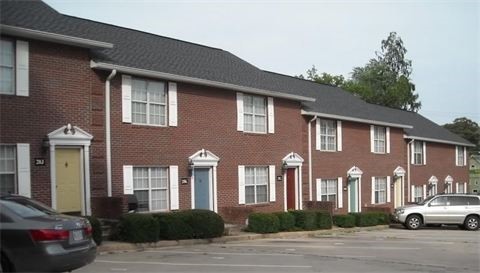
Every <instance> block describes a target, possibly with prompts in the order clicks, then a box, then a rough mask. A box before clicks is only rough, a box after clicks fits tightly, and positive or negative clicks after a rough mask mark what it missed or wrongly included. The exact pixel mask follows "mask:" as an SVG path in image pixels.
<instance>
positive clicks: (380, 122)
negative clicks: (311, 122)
mask: <svg viewBox="0 0 480 273" xmlns="http://www.w3.org/2000/svg"><path fill="white" fill-rule="evenodd" d="M301 113H302V115H307V116H319V117H324V118H331V119H339V120H346V121H354V122H359V123H367V124H372V125H379V126H389V127H398V128H405V129H412V128H413V126H411V125H406V124H400V123H390V122H384V121H378V120H371V119H362V118H354V117H348V116H340V115H334V114H327V113H320V112H311V111H305V110H302V112H301Z"/></svg>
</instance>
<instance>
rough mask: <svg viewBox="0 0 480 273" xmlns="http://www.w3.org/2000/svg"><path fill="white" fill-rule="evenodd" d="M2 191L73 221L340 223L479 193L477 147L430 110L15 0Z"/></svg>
mask: <svg viewBox="0 0 480 273" xmlns="http://www.w3.org/2000/svg"><path fill="white" fill-rule="evenodd" d="M0 5H1V6H0V11H1V14H0V15H1V16H0V23H1V25H0V27H1V28H0V33H1V60H0V68H1V69H2V70H1V72H0V73H1V74H0V121H1V122H0V175H1V176H0V178H1V180H0V188H1V192H3V193H4V192H11V193H18V194H23V195H26V196H31V197H32V198H34V199H37V200H39V201H42V202H44V203H46V204H48V205H51V206H52V207H54V208H56V209H58V210H60V211H62V212H76V213H81V214H92V213H93V214H96V215H99V216H104V217H108V216H111V215H112V214H115V213H114V212H113V211H116V213H119V212H122V211H123V210H124V209H125V200H126V198H125V197H126V196H128V195H135V196H136V198H137V200H138V202H139V209H140V210H141V211H170V210H177V209H190V208H204V209H210V210H214V211H217V212H219V213H220V214H221V215H222V216H224V217H225V218H226V219H228V220H229V221H242V220H243V219H244V218H245V217H246V214H248V213H249V212H252V211H281V210H286V209H302V208H303V207H304V202H305V201H330V202H333V204H334V205H335V212H336V213H346V212H357V211H362V210H368V209H371V208H376V207H382V208H393V207H397V206H400V205H403V204H405V203H406V202H413V201H416V200H418V199H421V198H425V197H426V196H427V195H429V194H435V193H437V192H443V191H447V192H466V190H467V189H466V187H467V186H466V182H467V181H468V167H467V166H466V156H467V153H466V149H465V147H467V146H470V145H471V144H470V143H469V142H468V141H466V140H464V139H462V138H460V137H458V136H456V135H454V134H452V133H450V132H448V131H447V130H445V129H443V128H442V127H440V126H438V125H437V124H435V123H433V122H431V121H429V120H428V119H426V118H424V117H422V116H421V115H419V114H417V113H411V112H407V111H402V110H396V109H391V108H387V107H382V106H378V105H373V104H368V103H366V102H364V101H362V100H361V99H359V98H358V97H356V96H353V95H351V94H350V93H348V92H345V91H343V90H341V89H340V88H336V87H332V86H328V85H321V84H317V83H314V82H310V81H306V80H301V79H297V78H293V77H290V76H286V75H281V74H276V73H272V72H267V71H263V70H260V69H258V68H257V67H255V66H253V65H251V64H249V63H247V62H245V61H244V60H242V59H240V58H238V57H236V56H234V55H233V54H231V53H229V52H227V51H224V50H221V49H218V48H212V47H207V46H203V45H198V44H193V43H189V42H185V41H180V40H176V39H172V38H167V37H162V36H158V35H154V34H150V33H145V32H141V31H138V30H132V29H127V28H123V27H118V26H113V25H109V24H105V23H99V22H95V21H90V20H85V19H81V18H76V17H72V16H67V15H63V14H60V13H58V12H57V11H55V10H54V9H52V8H51V7H49V6H48V5H46V4H45V3H43V2H41V1H33V2H32V1H29V2H19V1H1V2H0Z"/></svg>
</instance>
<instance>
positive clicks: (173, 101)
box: [168, 82, 178, 126]
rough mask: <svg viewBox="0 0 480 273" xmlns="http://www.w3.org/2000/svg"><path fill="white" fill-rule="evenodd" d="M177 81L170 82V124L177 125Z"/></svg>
mask: <svg viewBox="0 0 480 273" xmlns="http://www.w3.org/2000/svg"><path fill="white" fill-rule="evenodd" d="M177 108H178V107H177V83H175V82H169V83H168V125H169V126H177V122H178V114H177V111H178V109H177Z"/></svg>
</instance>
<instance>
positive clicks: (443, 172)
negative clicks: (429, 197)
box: [409, 142, 469, 201]
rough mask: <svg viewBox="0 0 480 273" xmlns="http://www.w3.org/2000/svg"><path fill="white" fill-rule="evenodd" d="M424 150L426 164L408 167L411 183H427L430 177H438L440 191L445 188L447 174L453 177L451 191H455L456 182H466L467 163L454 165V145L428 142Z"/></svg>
mask: <svg viewBox="0 0 480 273" xmlns="http://www.w3.org/2000/svg"><path fill="white" fill-rule="evenodd" d="M426 150H427V164H426V165H411V167H410V168H411V169H410V173H411V176H410V181H411V185H424V184H428V180H429V179H430V177H432V176H436V177H437V179H438V182H437V192H438V193H442V192H444V191H445V189H446V185H445V178H446V177H447V176H448V175H450V176H451V177H452V178H453V183H452V190H453V192H455V184H456V183H457V182H462V183H463V182H468V180H469V176H468V164H467V165H466V166H462V167H459V166H456V165H455V146H454V145H447V144H440V143H432V142H428V143H427V147H426ZM467 184H468V183H467ZM409 201H410V200H409Z"/></svg>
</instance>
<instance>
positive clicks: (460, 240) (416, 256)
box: [76, 228, 480, 272]
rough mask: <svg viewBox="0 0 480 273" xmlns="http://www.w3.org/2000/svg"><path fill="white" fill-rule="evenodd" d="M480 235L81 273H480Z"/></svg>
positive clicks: (194, 251) (327, 242) (219, 247)
mask: <svg viewBox="0 0 480 273" xmlns="http://www.w3.org/2000/svg"><path fill="white" fill-rule="evenodd" d="M479 257H480V232H479V231H477V232H471V231H464V230H460V229H456V228H429V229H427V228H425V229H421V230H417V231H410V230H406V229H403V228H390V229H385V230H380V231H363V232H356V233H347V234H345V233H342V234H338V235H329V236H322V237H315V238H301V239H262V240H253V241H241V242H231V243H224V244H208V245H192V246H177V247H166V248H159V249H151V250H147V251H142V252H130V253H120V254H106V255H100V256H98V257H97V259H96V261H95V262H94V263H93V264H91V265H88V266H87V267H84V268H82V269H80V270H78V271H76V272H480V262H479V259H480V258H479Z"/></svg>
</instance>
